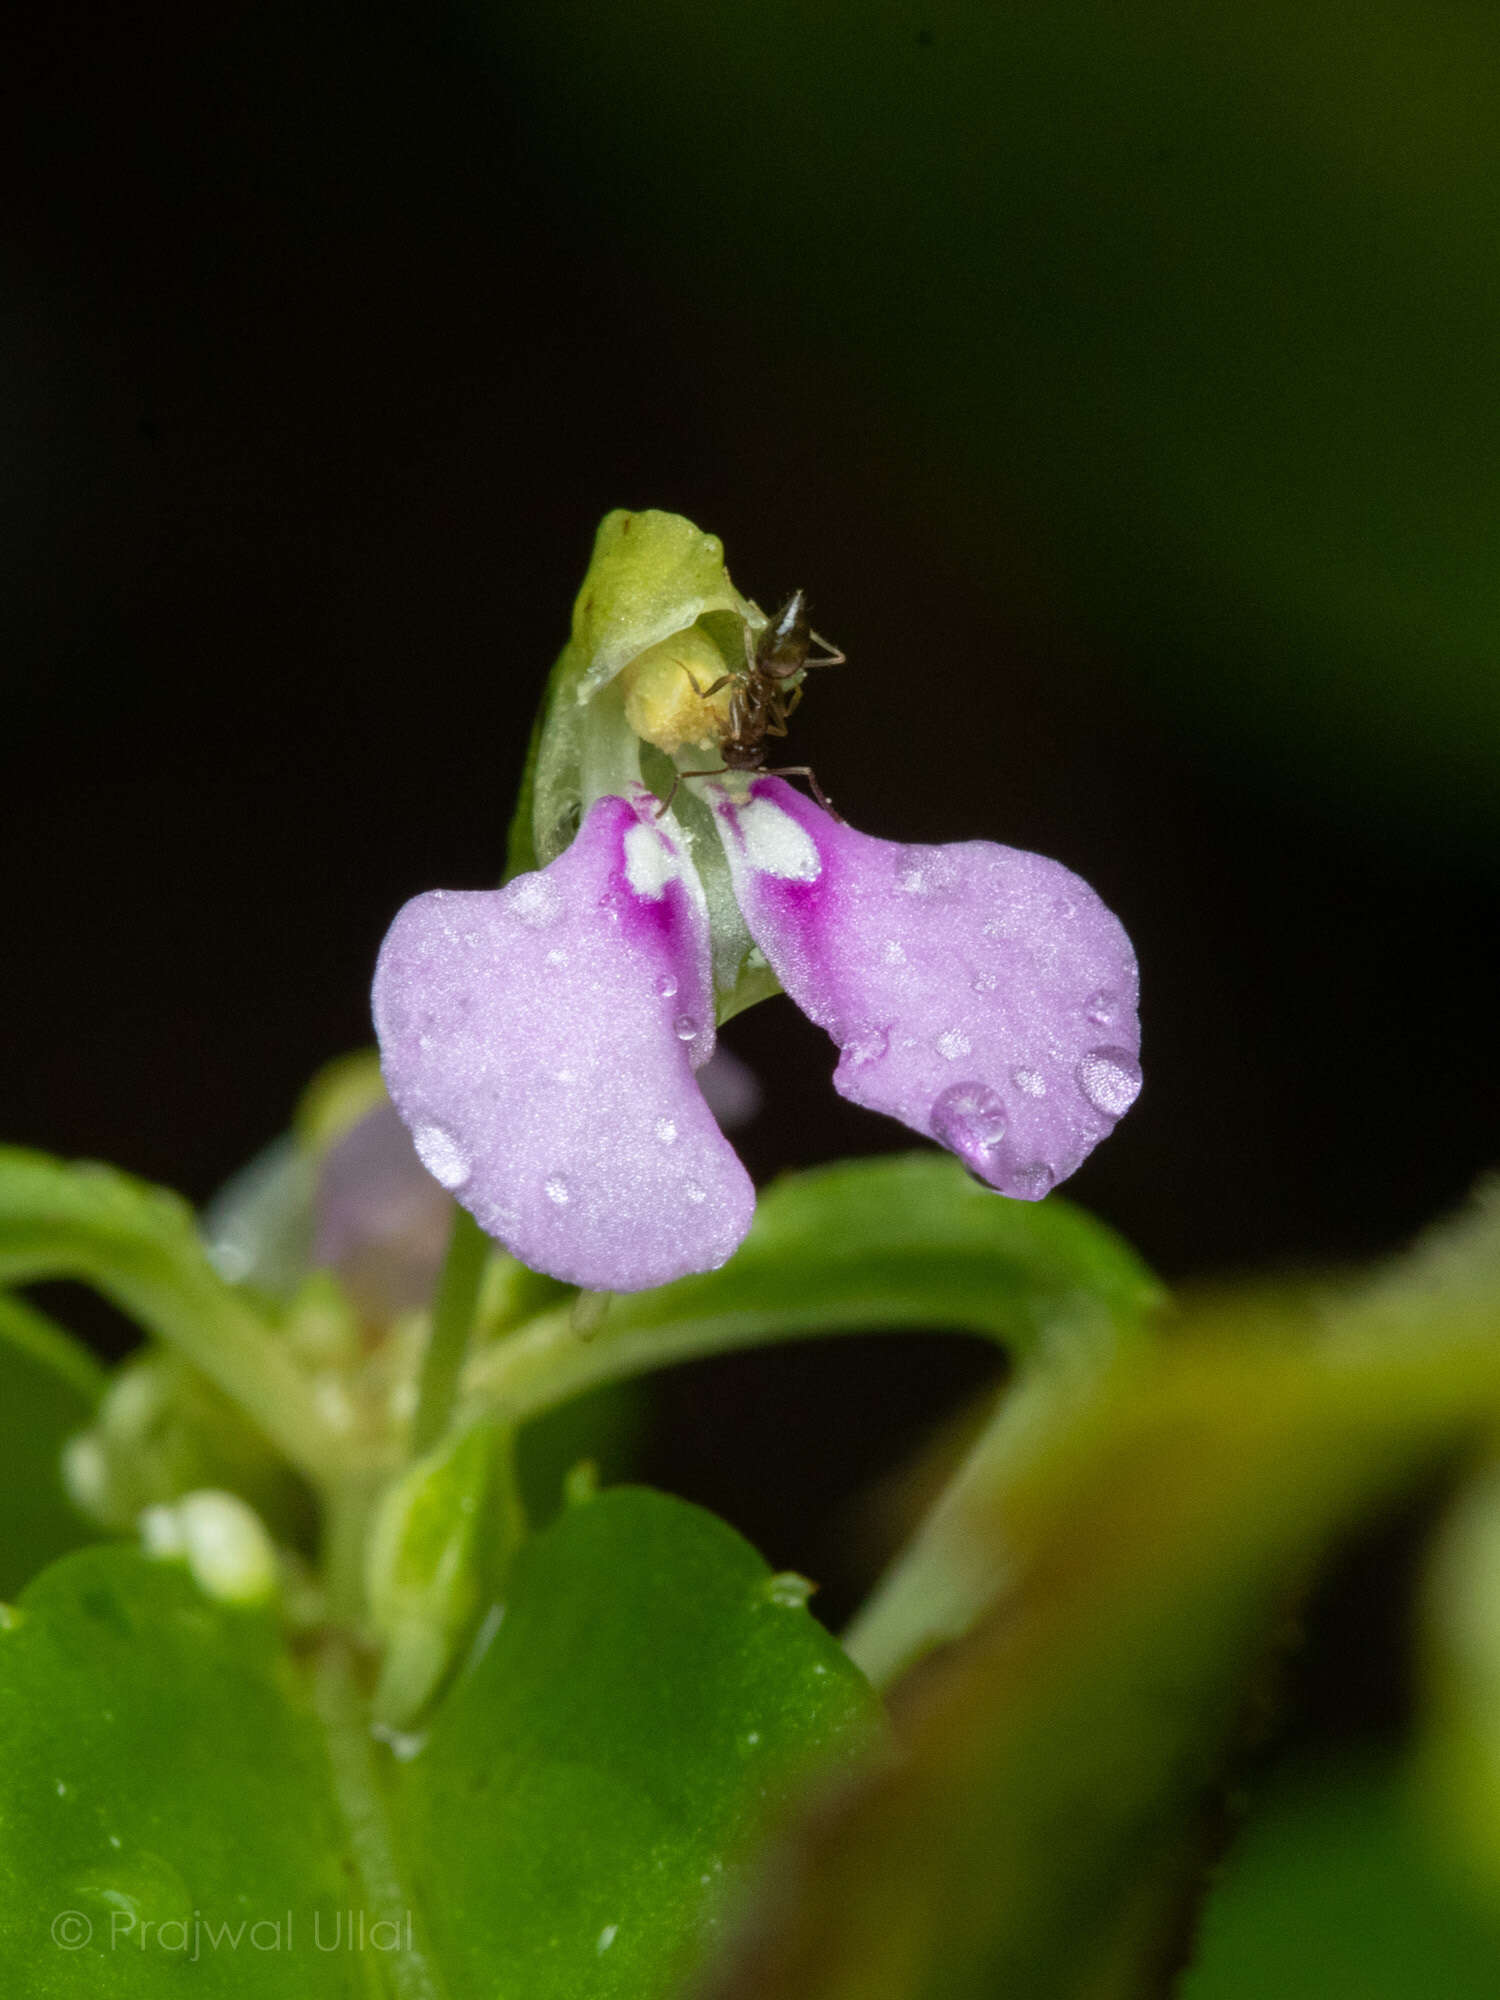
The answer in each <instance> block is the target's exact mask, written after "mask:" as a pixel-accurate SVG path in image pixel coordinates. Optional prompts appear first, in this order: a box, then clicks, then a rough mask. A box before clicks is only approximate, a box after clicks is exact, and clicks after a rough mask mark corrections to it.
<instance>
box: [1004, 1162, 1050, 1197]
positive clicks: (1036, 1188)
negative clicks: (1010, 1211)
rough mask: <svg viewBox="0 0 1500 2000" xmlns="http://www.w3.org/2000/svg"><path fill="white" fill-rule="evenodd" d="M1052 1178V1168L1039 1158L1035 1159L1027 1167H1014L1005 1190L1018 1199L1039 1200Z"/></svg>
mask: <svg viewBox="0 0 1500 2000" xmlns="http://www.w3.org/2000/svg"><path fill="white" fill-rule="evenodd" d="M1052 1179H1053V1175H1052V1169H1051V1168H1050V1167H1049V1166H1047V1165H1045V1164H1044V1163H1043V1162H1042V1161H1041V1160H1036V1161H1034V1162H1033V1163H1032V1165H1031V1166H1029V1167H1017V1168H1016V1170H1015V1172H1014V1173H1013V1174H1012V1175H1011V1177H1010V1186H1009V1188H1008V1189H1007V1190H1006V1192H1007V1193H1008V1194H1013V1195H1015V1196H1016V1198H1017V1200H1019V1201H1040V1200H1041V1198H1042V1196H1043V1195H1044V1194H1045V1193H1046V1192H1047V1190H1048V1188H1050V1187H1051V1185H1052Z"/></svg>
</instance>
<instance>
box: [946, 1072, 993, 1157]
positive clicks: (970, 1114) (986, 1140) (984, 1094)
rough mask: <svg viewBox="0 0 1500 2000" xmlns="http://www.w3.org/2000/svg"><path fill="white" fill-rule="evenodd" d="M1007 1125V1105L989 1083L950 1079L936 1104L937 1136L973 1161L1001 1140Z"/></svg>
mask: <svg viewBox="0 0 1500 2000" xmlns="http://www.w3.org/2000/svg"><path fill="white" fill-rule="evenodd" d="M1005 1126H1006V1116H1005V1105H1004V1104H1003V1102H1002V1101H1001V1099H1000V1098H999V1097H998V1096H997V1095H996V1093H995V1092H994V1091H993V1090H991V1089H990V1087H989V1085H988V1084H987V1083H978V1082H972V1083H950V1084H949V1086H948V1088H947V1089H946V1090H945V1091H943V1092H941V1094H940V1095H939V1097H938V1099H937V1101H936V1103H935V1104H934V1105H933V1107H932V1132H933V1137H934V1138H936V1139H938V1140H940V1141H941V1143H942V1144H943V1145H945V1146H950V1147H951V1148H952V1149H953V1151H954V1152H955V1153H957V1154H958V1155H959V1157H960V1159H964V1160H968V1161H970V1162H973V1161H975V1160H982V1159H983V1157H984V1155H985V1154H986V1153H988V1151H989V1150H990V1148H991V1147H992V1146H997V1145H998V1144H999V1143H1000V1141H1001V1140H1002V1139H1003V1138H1004V1137H1005Z"/></svg>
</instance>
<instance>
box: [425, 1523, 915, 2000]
mask: <svg viewBox="0 0 1500 2000" xmlns="http://www.w3.org/2000/svg"><path fill="white" fill-rule="evenodd" d="M797 1598H798V1593H797V1592H795V1591H788V1590H784V1589H780V1588H778V1586H777V1585H776V1583H775V1581H774V1580H773V1579H772V1577H771V1575H770V1573H769V1571H768V1570H767V1568H766V1566H765V1565H764V1563H762V1562H761V1560H760V1558H759V1557H758V1556H757V1555H756V1554H755V1553H754V1551H753V1550H752V1549H751V1548H749V1547H748V1545H747V1544H746V1543H744V1542H743V1541H741V1540H740V1538H739V1537H738V1536H737V1535H735V1534H734V1533H733V1531H732V1530H731V1529H729V1528H727V1527H725V1526H724V1524H723V1523H722V1522H720V1521H717V1520H715V1519H714V1518H713V1516H712V1515H709V1514H706V1513H703V1512H702V1511H700V1510H699V1509H697V1508H694V1507H689V1506H687V1505H686V1504H685V1503H683V1502H681V1501H677V1500H673V1499H670V1498H668V1497H667V1496H665V1495H663V1494H659V1493H652V1492H649V1491H646V1490H645V1489H643V1488H632V1487H620V1488H615V1489H614V1490H612V1491H610V1492H607V1493H604V1494H601V1495H599V1496H598V1497H596V1498H594V1499H592V1500H590V1501H587V1502H585V1503H583V1504H581V1505H578V1506H575V1507H573V1508H571V1509H569V1510H568V1511H567V1512H566V1513H565V1514H564V1515H563V1516H562V1517H561V1519H560V1520H559V1521H558V1522H557V1523H556V1524H555V1526H553V1527H552V1528H550V1529H548V1530H547V1531H546V1532H545V1533H544V1534H542V1535H540V1536H538V1537H537V1538H536V1539H535V1540H534V1541H532V1542H530V1543H529V1544H527V1546H526V1547H525V1548H524V1549H523V1550H522V1551H521V1553H520V1555H519V1556H518V1557H517V1559H516V1563H515V1568H514V1570H513V1572H512V1583H511V1588H510V1591H509V1593H508V1599H507V1603H506V1607H505V1615H504V1617H503V1619H500V1620H498V1621H497V1620H495V1619H494V1618H492V1619H491V1620H489V1621H487V1622H486V1624H485V1625H484V1626H483V1627H482V1628H481V1632H480V1635H479V1638H478V1640H477V1642H476V1645H475V1648H474V1651H473V1654H472V1656H471V1658H470V1661H469V1662H468V1664H467V1666H466V1667H465V1668H464V1669H463V1671H462V1672H461V1673H460V1676H459V1678H458V1680H457V1681H456V1682H455V1683H454V1685H453V1687H452V1689H451V1691H450V1692H449V1694H448V1695H447V1697H446V1699H445V1700H444V1702H443V1704H442V1706H441V1708H440V1709H439V1711H438V1714H437V1718H436V1720H435V1722H434V1724H433V1726H432V1730H431V1733H430V1735H429V1737H428V1739H427V1741H426V1743H425V1746H424V1747H423V1748H422V1749H421V1750H420V1751H419V1752H418V1754H417V1755H415V1756H414V1757H412V1758H411V1759H410V1761H408V1762H407V1763H405V1764H403V1765H402V1766H401V1767H400V1770H399V1779H400V1784H399V1791H398V1794H397V1796H398V1799H399V1800H400V1802H401V1805H402V1807H403V1809H404V1817H405V1818H406V1821H407V1852H408V1853H409V1855H410V1857H411V1862H412V1867H413V1871H414V1877H415V1879H416V1881H417V1883H418V1884H419V1887H420V1894H421V1896H422V1899H423V1900H424V1901H425V1902H427V1903H428V1904H429V1906H430V1908H431V1911H432V1935H433V1939H434V1944H435V1947H436V1949H437V1951H438V1954H439V1956H440V1957H441V1958H442V1960H443V1961H444V1962H445V1964H446V1965H447V1967H448V1968H449V1973H450V1978H451V1981H452V1985H453V1988H454V1990H455V1992H457V1993H460V1994H467V1993H470V1992H473V1993H475V1994H479V1993H485V1994H490V1993H501V1994H505V1995H506V1996H507V2000H575V1997H576V1996H577V1995H580V1994H585V1993H587V1994H589V1995H591V1996H596V2000H609V1996H611V1995H620V1996H622V2000H626V1996H628V2000H653V1996H658V1995H660V1996H667V1995H670V1994H673V1993H675V1992H676V1991H677V1990H678V1984H679V1980H680V1977H681V1976H682V1975H683V1973H684V1972H685V1971H686V1970H687V1969H688V1968H689V1967H690V1966H691V1965H692V1963H693V1962H694V1960H695V1958H696V1956H697V1955H698V1953H699V1952H700V1951H701V1949H702V1947H703V1944H704V1942H705V1940H706V1939H707V1938H708V1937H710V1936H711V1935H712V1934H713V1932H714V1931H715V1929H716V1927H717V1926H718V1924H719V1923H720V1922H721V1920H722V1916H723V1913H724V1911H725V1908H726V1905H727V1903H728V1900H729V1899H730V1897H731V1896H732V1894H733V1889H734V1882H735V1877H736V1875H737V1873H738V1870H739V1867H740V1865H741V1863H742V1862H743V1859H744V1857H745V1856H746V1854H747V1853H748V1852H750V1851H751V1850H752V1849H753V1848H754V1846H755V1843H756V1842H757V1840H758V1839H759V1838H760V1836H761V1835H762V1834H763V1833H764V1831H765V1829H766V1826H767V1823H768V1821H769V1820H770V1819H771V1818H772V1817H773V1816H774V1815H775V1814H777V1813H778V1812H779V1811H781V1810H783V1809H784V1808H785V1806H786V1804H787V1803H788V1801H789V1800H791V1799H794V1798H795V1797H796V1796H797V1795H798V1793H799V1791H800V1790H801V1789H802V1788H803V1787H804V1786H805V1785H806V1783H807V1782H808V1780H809V1775H810V1771H811V1770H812V1769H815V1768H826V1767H827V1766H829V1765H840V1764H842V1765H847V1764H848V1762H849V1761H850V1760H852V1759H853V1758H855V1757H857V1756H858V1755H859V1754H860V1753H861V1752H863V1751H864V1750H866V1749H868V1748H869V1747H870V1745H871V1744H872V1742H873V1741H874V1740H875V1739H876V1735H877V1725H876V1721H875V1714H874V1704H873V1701H872V1699H871V1696H870V1695H869V1692H868V1690H867V1689H866V1688H865V1686H864V1684H863V1683H862V1681H861V1680H860V1678H859V1676H858V1675H857V1674H856V1672H855V1671H854V1669H853V1668H852V1667H851V1666H850V1664H849V1662H848V1660H847V1658H846V1657H845V1656H844V1654H843V1653H842V1652H841V1651H840V1649H839V1647H838V1646H837V1645H836V1644H835V1643H834V1641H833V1640H832V1639H831V1638H830V1637H829V1636H828V1634H827V1633H826V1632H824V1631H823V1630H822V1628H821V1627H820V1626H818V1625H817V1624H816V1622H815V1621H814V1620H813V1619H812V1618H811V1617H810V1616H809V1614H808V1613H807V1611H806V1610H805V1609H803V1608H802V1606H801V1604H800V1602H798V1601H797Z"/></svg>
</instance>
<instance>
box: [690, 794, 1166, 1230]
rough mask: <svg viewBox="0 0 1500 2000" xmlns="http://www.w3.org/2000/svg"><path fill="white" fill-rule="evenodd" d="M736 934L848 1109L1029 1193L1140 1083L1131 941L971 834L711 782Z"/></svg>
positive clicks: (1051, 1179)
mask: <svg viewBox="0 0 1500 2000" xmlns="http://www.w3.org/2000/svg"><path fill="white" fill-rule="evenodd" d="M716 804H717V809H718V812H719V814H720V817H721V821H722V822H723V823H724V825H725V829H726V839H725V847H726V850H727V852H728V854H729V861H730V867H731V869H732V871H733V874H734V885H735V894H736V896H737V897H738V898H739V902H740V907H741V909H742V910H743V912H744V915H745V921H746V923H747V924H748V925H749V927H750V932H751V935H752V936H753V937H754V939H755V941H756V943H757V944H758V945H759V946H760V948H761V950H762V951H763V952H764V953H765V955H766V957H767V958H768V959H769V960H770V962H771V967H772V969H773V971H774V972H775V974H776V976H777V978H778V979H779V980H780V981H781V983H782V985H783V986H784V987H785V988H786V990H787V992H788V993H789V994H790V995H791V996H792V998H793V999H794V1000H795V1001H796V1002H797V1005H798V1006H799V1007H801V1008H802V1010H803V1012H804V1013H806V1014H808V1015H810V1016H811V1017H812V1019H813V1020H815V1021H816V1022H817V1023H818V1025H819V1026H820V1027H823V1028H826V1029H827V1030H828V1032H829V1034H830V1035H832V1037H833V1039H834V1040H835V1041H836V1042H837V1043H838V1045H839V1047H840V1049H841V1050H842V1051H843V1053H842V1055H841V1056H840V1058H839V1066H838V1069H837V1071H836V1072H835V1074H834V1079H833V1080H834V1083H835V1085H836V1086H837V1088H838V1089H839V1090H840V1091H841V1092H842V1093H843V1095H844V1096H845V1097H847V1098H850V1099H852V1100H853V1102H854V1103H856V1104H864V1105H868V1106H869V1108H870V1109H871V1110H872V1111H884V1112H887V1113H888V1114H889V1115H890V1116H891V1117H893V1118H899V1119H901V1120H902V1121H903V1122H904V1123H906V1124H907V1125H910V1126H912V1127H913V1128H914V1129H915V1130H916V1131H918V1132H923V1133H927V1134H930V1135H931V1136H932V1137H933V1138H934V1139H937V1140H939V1141H940V1142H941V1143H942V1144H943V1145H945V1146H947V1147H949V1148H950V1149H951V1150H952V1151H953V1152H955V1153H957V1154H958V1156H959V1158H960V1159H961V1160H963V1162H964V1164H965V1165H966V1166H968V1167H969V1168H970V1169H971V1170H972V1171H973V1172H974V1173H976V1174H978V1175H979V1176H980V1177H981V1178H982V1179H983V1180H986V1181H988V1182H989V1183H990V1184H991V1185H992V1186H993V1187H997V1188H999V1189H1000V1190H1001V1192H1002V1193H1004V1194H1008V1195H1015V1196H1018V1197H1019V1198H1020V1199H1022V1200H1030V1201H1035V1200H1038V1199H1040V1197H1041V1196H1042V1195H1044V1194H1045V1193H1046V1192H1047V1190H1048V1189H1049V1188H1051V1187H1055V1186H1056V1184H1057V1183H1058V1182H1059V1181H1060V1180H1063V1179H1065V1178H1066V1176H1067V1175H1068V1174H1070V1173H1072V1172H1073V1170H1074V1168H1075V1167H1077V1166H1079V1165H1080V1164H1081V1163H1082V1161H1083V1160H1084V1159H1085V1158H1086V1157H1087V1155H1088V1154H1089V1153H1090V1152H1091V1151H1092V1149H1093V1148H1094V1147H1095V1146H1096V1145H1097V1144H1098V1142H1099V1141H1100V1140H1101V1139H1102V1138H1103V1137H1104V1135H1105V1134H1106V1133H1107V1132H1108V1131H1110V1129H1111V1128H1112V1127H1113V1125H1114V1124H1115V1121H1116V1120H1117V1119H1118V1118H1119V1117H1120V1116H1121V1114H1122V1113H1123V1112H1125V1111H1127V1110H1128V1109H1129V1108H1130V1106H1131V1104H1132V1103H1133V1102H1134V1101H1135V1098H1136V1094H1137V1092H1138V1091H1139V1090H1140V1087H1141V1072H1140V1065H1139V1063H1138V1061H1137V1057H1138V1054H1139V1051H1140V1024H1139V1022H1138V1020H1137V1018H1136V992H1137V975H1136V963H1135V954H1134V952H1133V951H1132V950H1131V948H1130V940H1129V939H1128V938H1127V937H1126V935H1125V933H1124V931H1123V930H1122V929H1121V927H1120V924H1119V922H1118V920H1117V919H1116V918H1115V917H1113V916H1112V915H1111V914H1110V912H1109V911H1108V910H1107V909H1106V908H1105V907H1104V905H1103V904H1102V903H1101V902H1100V900H1099V898H1098V897H1097V896H1096V895H1095V894H1094V892H1093V890H1092V889H1090V888H1089V886H1088V884H1087V883H1086V882H1081V881H1080V880H1079V879H1078V877H1077V876H1076V875H1073V874H1070V873H1069V871H1068V870H1067V869H1066V868H1064V867H1062V866H1061V864H1060V863H1058V862H1056V861H1048V860H1047V859H1046V858H1045V857H1044V856H1042V855H1040V854H1024V853H1021V852H1020V851H1019V850H1017V849H1016V848H1013V847H997V846H995V845H994V844H993V843H992V842H990V841H987V840H972V841H965V842H963V843H962V844H961V845H957V846H951V847H902V846H899V845H897V844H896V843H895V842H894V841H889V840H873V839H871V838H870V836H869V835H868V834H863V833H856V832H855V831H854V830H853V828H852V827H847V826H844V825H841V824H840V823H839V822H838V821H836V820H834V819H833V818H832V817H831V816H830V815H829V814H828V813H825V812H822V811H820V810H819V808H818V807H817V806H815V805H814V804H813V803H812V801H811V800H810V799H806V798H804V797H803V796H802V794H801V793H800V792H796V791H794V790H793V789H792V787H791V786H790V785H787V784H784V783H783V782H782V781H781V780H780V779H777V778H760V779H757V780H756V781H755V783H754V784H753V785H752V786H751V788H750V796H749V798H748V800H747V801H746V802H744V803H743V804H740V805H736V804H735V803H734V801H732V800H731V799H730V797H729V796H728V794H727V793H725V792H723V791H722V790H721V791H720V792H719V794H718V797H717V800H716Z"/></svg>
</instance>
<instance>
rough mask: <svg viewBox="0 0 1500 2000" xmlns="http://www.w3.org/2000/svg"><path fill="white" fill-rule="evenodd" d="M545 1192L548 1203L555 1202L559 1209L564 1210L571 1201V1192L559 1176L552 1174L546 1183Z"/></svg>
mask: <svg viewBox="0 0 1500 2000" xmlns="http://www.w3.org/2000/svg"><path fill="white" fill-rule="evenodd" d="M545 1192H546V1196H547V1199H548V1201H555V1202H556V1203H557V1205H558V1207H559V1208H566V1207H567V1205H568V1203H569V1202H570V1201H571V1200H572V1199H573V1190H572V1189H571V1188H570V1187H569V1186H568V1183H567V1182H566V1181H565V1180H564V1179H563V1177H562V1175H561V1174H553V1176H552V1177H551V1179H550V1180H549V1181H548V1182H547V1185H546V1189H545Z"/></svg>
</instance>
